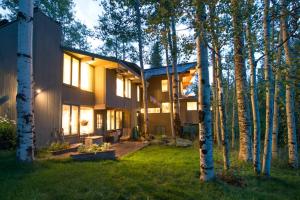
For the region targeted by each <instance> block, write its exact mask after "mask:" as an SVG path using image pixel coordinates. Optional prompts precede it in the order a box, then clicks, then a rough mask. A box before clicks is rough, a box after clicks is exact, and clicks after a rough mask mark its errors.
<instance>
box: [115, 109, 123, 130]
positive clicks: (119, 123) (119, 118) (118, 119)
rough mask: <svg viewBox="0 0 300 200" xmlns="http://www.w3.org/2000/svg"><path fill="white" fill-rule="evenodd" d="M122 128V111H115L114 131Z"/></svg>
mask: <svg viewBox="0 0 300 200" xmlns="http://www.w3.org/2000/svg"><path fill="white" fill-rule="evenodd" d="M121 128H122V111H116V129H121Z"/></svg>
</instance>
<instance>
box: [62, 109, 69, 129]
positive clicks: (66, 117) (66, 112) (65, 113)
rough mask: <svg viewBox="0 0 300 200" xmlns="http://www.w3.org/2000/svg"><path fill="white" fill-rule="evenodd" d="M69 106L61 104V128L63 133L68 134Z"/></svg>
mask: <svg viewBox="0 0 300 200" xmlns="http://www.w3.org/2000/svg"><path fill="white" fill-rule="evenodd" d="M70 108H71V106H69V105H63V106H62V128H63V133H64V135H69V134H70V121H71V119H70V114H71V112H70Z"/></svg>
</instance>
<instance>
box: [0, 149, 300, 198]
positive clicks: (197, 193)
mask: <svg viewBox="0 0 300 200" xmlns="http://www.w3.org/2000/svg"><path fill="white" fill-rule="evenodd" d="M232 156H233V157H234V158H236V152H235V153H233V155H232ZM215 161H216V162H215V167H216V171H217V173H218V174H221V173H222V167H221V165H222V162H221V161H222V159H221V156H220V154H219V153H215ZM198 163H199V158H198V151H197V149H196V148H176V147H166V146H149V147H147V148H145V149H143V150H141V151H139V152H137V153H134V154H132V155H129V156H127V157H124V158H123V159H122V160H120V161H99V162H74V161H71V160H70V159H67V160H48V161H36V162H35V163H34V164H32V165H31V164H26V165H24V164H18V163H17V162H16V161H15V158H14V153H13V152H0V199H1V200H4V199H155V200H156V199H171V200H176V199H184V200H188V199H272V200H273V199H281V200H282V199H293V200H294V199H300V177H299V172H300V171H299V170H291V169H288V168H286V167H284V166H281V167H280V168H277V167H273V168H272V178H269V179H266V178H257V177H255V176H254V174H253V172H252V168H251V166H250V165H247V164H241V163H239V162H238V161H237V160H236V159H235V160H233V161H232V165H233V168H232V170H231V173H230V174H233V175H230V176H229V178H228V176H226V177H227V178H223V179H222V178H220V177H224V176H219V178H218V179H217V180H216V181H213V182H211V183H206V184H204V183H200V182H199V179H198V177H199V171H198ZM275 164H276V165H277V166H279V165H282V163H275ZM221 179H222V180H221Z"/></svg>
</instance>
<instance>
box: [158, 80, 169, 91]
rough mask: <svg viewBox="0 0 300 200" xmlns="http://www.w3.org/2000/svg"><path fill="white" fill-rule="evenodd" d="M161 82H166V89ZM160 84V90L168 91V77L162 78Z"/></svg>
mask: <svg viewBox="0 0 300 200" xmlns="http://www.w3.org/2000/svg"><path fill="white" fill-rule="evenodd" d="M163 82H166V89H165V87H163ZM160 84H161V92H168V91H169V84H168V79H162V80H161V82H160Z"/></svg>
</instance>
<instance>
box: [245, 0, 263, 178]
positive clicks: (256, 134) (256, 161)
mask: <svg viewBox="0 0 300 200" xmlns="http://www.w3.org/2000/svg"><path fill="white" fill-rule="evenodd" d="M252 10H253V1H252V0H248V12H249V16H248V19H247V27H246V36H247V44H248V62H249V65H250V94H251V104H252V116H253V139H254V141H253V167H254V171H255V173H256V174H260V172H261V161H260V146H261V145H260V144H261V141H260V135H261V129H260V114H259V106H258V98H257V85H256V63H255V58H254V49H253V34H252V32H251V30H252V19H251V16H252V15H253V12H252Z"/></svg>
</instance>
